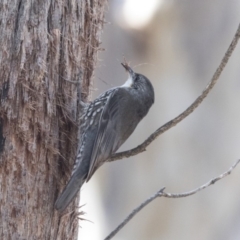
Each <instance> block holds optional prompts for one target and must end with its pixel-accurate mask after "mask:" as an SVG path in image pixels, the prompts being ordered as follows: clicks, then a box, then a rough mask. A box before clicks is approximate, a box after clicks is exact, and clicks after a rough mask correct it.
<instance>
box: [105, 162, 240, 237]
mask: <svg viewBox="0 0 240 240" xmlns="http://www.w3.org/2000/svg"><path fill="white" fill-rule="evenodd" d="M239 162H240V159H238V160H237V161H236V162H235V163H234V164H233V165H232V166H231V167H230V168H229V170H228V171H226V172H224V173H222V174H221V175H219V176H218V177H215V178H213V179H211V180H210V181H208V182H207V183H205V184H203V185H202V186H200V187H198V188H196V189H194V190H191V191H189V192H184V193H166V192H164V190H165V187H163V188H161V189H160V190H159V191H158V192H156V193H155V194H154V195H153V196H151V197H150V198H148V199H147V200H145V201H144V202H143V203H141V204H140V205H139V206H138V207H137V208H135V209H134V210H133V211H132V212H131V213H130V214H129V215H128V217H127V218H126V219H124V220H123V221H122V222H121V224H120V225H118V227H117V228H116V229H114V230H113V231H112V232H111V233H110V234H109V235H108V236H107V237H106V238H105V239H104V240H110V239H112V238H113V237H114V236H115V235H116V234H117V233H118V232H119V231H120V230H121V229H122V228H123V227H124V226H125V225H126V224H127V223H128V222H129V221H130V220H131V219H132V218H133V217H134V216H135V215H136V214H137V213H139V212H140V211H141V210H142V209H143V208H144V207H146V206H147V205H148V204H149V203H150V202H152V201H153V200H155V199H156V198H158V197H166V198H183V197H188V196H191V195H193V194H196V193H197V192H200V191H202V190H203V189H205V188H207V187H209V186H211V185H213V184H214V183H216V182H217V181H219V180H221V179H223V178H225V177H226V176H228V175H230V174H231V173H232V171H233V169H234V168H235V167H236V166H237V165H238V164H239Z"/></svg>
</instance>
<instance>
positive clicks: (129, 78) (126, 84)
mask: <svg viewBox="0 0 240 240" xmlns="http://www.w3.org/2000/svg"><path fill="white" fill-rule="evenodd" d="M132 85H133V80H132V77H131V76H129V77H128V80H127V81H126V82H125V83H124V84H123V85H122V86H121V87H129V88H130V87H132Z"/></svg>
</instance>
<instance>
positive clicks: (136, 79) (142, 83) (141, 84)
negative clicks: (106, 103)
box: [121, 63, 154, 103]
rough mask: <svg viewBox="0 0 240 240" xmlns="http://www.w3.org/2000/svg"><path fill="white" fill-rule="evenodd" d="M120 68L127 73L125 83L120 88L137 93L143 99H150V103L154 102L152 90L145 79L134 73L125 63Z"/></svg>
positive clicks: (149, 83)
mask: <svg viewBox="0 0 240 240" xmlns="http://www.w3.org/2000/svg"><path fill="white" fill-rule="evenodd" d="M122 66H123V67H124V68H125V69H126V71H127V72H128V75H129V76H128V79H127V81H126V82H125V83H124V84H123V85H122V86H121V87H126V88H132V89H135V90H136V91H138V92H139V93H140V94H141V95H142V96H143V97H144V96H146V97H147V98H151V100H152V103H153V102H154V89H153V86H152V84H151V82H150V81H149V79H148V78H147V77H145V76H144V75H142V74H139V73H135V72H134V71H133V70H132V68H130V67H129V65H128V64H127V63H122Z"/></svg>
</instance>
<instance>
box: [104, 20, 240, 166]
mask: <svg viewBox="0 0 240 240" xmlns="http://www.w3.org/2000/svg"><path fill="white" fill-rule="evenodd" d="M239 38H240V24H239V26H238V29H237V32H236V34H235V36H234V38H233V40H232V42H231V44H230V46H229V48H228V50H227V52H226V53H225V55H224V57H223V59H222V61H221V63H220V65H219V67H218V68H217V70H216V72H215V73H214V75H213V77H212V79H211V81H210V83H209V84H208V85H207V86H206V88H205V89H204V91H203V92H202V94H201V95H200V96H199V97H198V98H197V99H196V100H195V101H194V102H193V103H192V104H191V105H190V106H189V107H188V108H187V109H186V110H185V111H184V112H183V113H181V114H180V115H178V116H177V117H176V118H174V119H173V120H171V121H169V122H167V123H166V124H164V125H163V126H161V127H160V128H158V129H157V130H156V131H155V132H154V133H152V134H151V135H150V136H149V137H148V138H147V139H146V140H145V141H144V142H143V143H142V144H140V145H139V146H137V147H135V148H133V149H131V150H128V151H124V152H120V153H115V154H113V155H112V156H111V158H109V159H108V161H109V162H111V161H115V160H118V159H122V158H125V157H131V156H134V155H136V154H138V153H141V152H143V151H145V150H146V147H147V146H148V145H149V144H150V143H152V142H153V141H154V140H155V139H156V138H157V137H158V136H159V135H161V134H163V133H164V132H166V131H167V130H169V129H170V128H172V127H173V126H175V125H176V124H178V123H179V122H181V121H182V120H183V119H184V118H186V117H187V116H188V115H189V114H191V113H192V112H193V111H194V110H195V109H196V108H197V107H198V106H199V105H200V103H201V102H202V101H203V100H204V99H205V98H206V97H207V95H208V93H209V92H210V91H211V89H212V88H213V86H214V85H215V83H216V82H217V80H218V79H219V77H220V75H221V73H222V71H223V69H224V68H225V66H226V64H227V62H228V60H229V58H230V57H231V55H232V53H233V51H234V49H235V47H236V45H237V42H238V40H239Z"/></svg>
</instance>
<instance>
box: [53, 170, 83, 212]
mask: <svg viewBox="0 0 240 240" xmlns="http://www.w3.org/2000/svg"><path fill="white" fill-rule="evenodd" d="M84 181H85V177H79V176H77V174H73V176H72V177H71V179H70V181H69V182H68V184H67V186H66V187H65V188H64V190H63V192H62V193H61V195H60V196H59V197H58V199H57V201H56V203H55V208H56V209H57V210H58V211H60V212H62V211H64V210H65V209H66V207H67V206H68V205H69V204H70V203H71V202H72V200H73V199H74V197H75V196H76V195H77V193H78V191H79V189H80V188H81V186H82V185H83V183H84Z"/></svg>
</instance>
